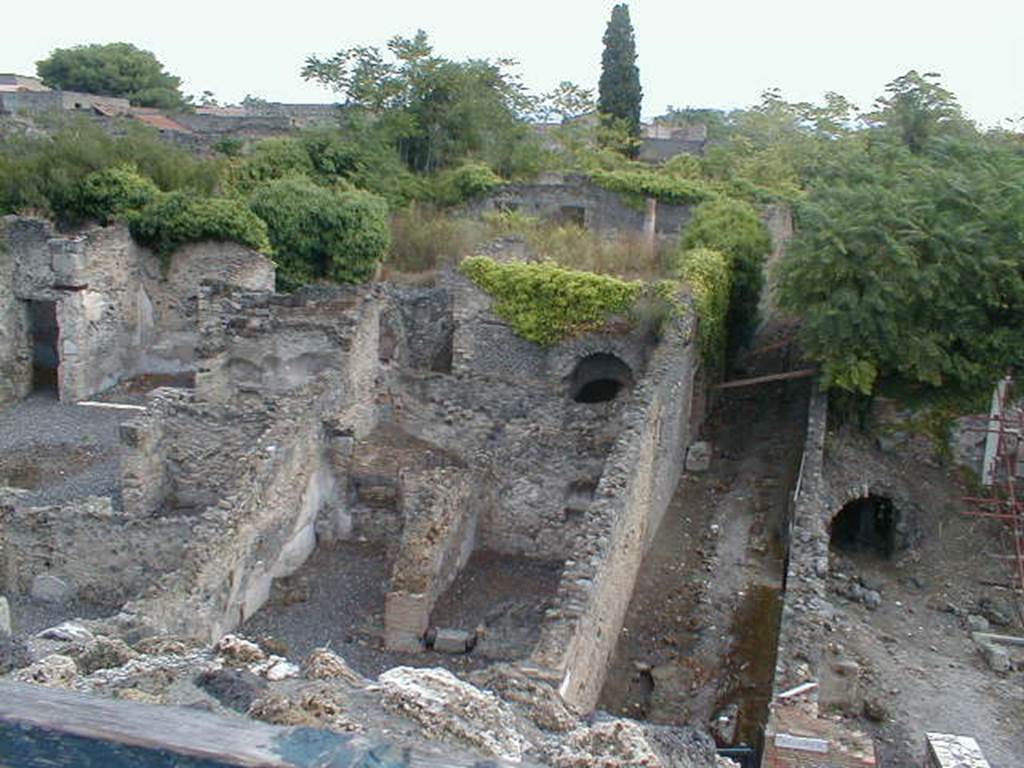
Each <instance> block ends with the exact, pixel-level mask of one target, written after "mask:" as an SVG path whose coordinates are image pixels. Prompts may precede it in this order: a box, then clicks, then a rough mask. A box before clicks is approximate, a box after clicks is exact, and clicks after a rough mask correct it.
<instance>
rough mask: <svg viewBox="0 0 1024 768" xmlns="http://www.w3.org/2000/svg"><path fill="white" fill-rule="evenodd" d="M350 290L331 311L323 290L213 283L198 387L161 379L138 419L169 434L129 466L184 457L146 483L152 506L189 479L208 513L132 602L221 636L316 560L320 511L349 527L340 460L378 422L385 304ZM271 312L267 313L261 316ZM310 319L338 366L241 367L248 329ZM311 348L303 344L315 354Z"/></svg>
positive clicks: (195, 630)
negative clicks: (329, 342)
mask: <svg viewBox="0 0 1024 768" xmlns="http://www.w3.org/2000/svg"><path fill="white" fill-rule="evenodd" d="M338 293H340V294H341V296H342V302H343V304H344V306H345V307H346V311H336V312H331V311H328V308H327V307H326V306H325V305H324V300H323V298H321V299H320V300H317V299H316V298H313V299H310V300H308V301H302V300H300V299H297V298H296V297H289V296H276V295H266V294H246V293H242V292H237V293H236V292H231V291H229V290H227V289H226V288H225V287H224V286H210V287H208V288H206V289H204V292H203V297H202V299H201V304H200V317H201V327H202V328H203V329H204V336H203V342H202V343H201V344H200V347H199V350H200V361H199V364H200V374H199V375H198V376H197V382H196V390H195V392H194V393H188V394H183V393H180V392H174V391H167V392H163V393H160V392H158V394H157V395H156V402H154V403H153V404H151V406H150V408H149V410H148V412H147V413H146V414H144V415H142V416H140V417H139V418H138V419H136V420H134V422H133V423H132V424H131V425H130V426H129V427H128V429H129V430H130V431H131V432H133V433H134V434H138V435H143V436H145V435H157V436H158V437H155V438H154V439H152V440H147V439H142V440H134V441H133V443H134V446H133V447H134V450H133V451H131V453H132V454H133V455H132V456H131V457H130V458H129V459H127V460H126V466H127V465H129V464H130V465H133V466H155V465H163V466H167V467H172V468H173V470H172V471H171V477H166V476H165V477H164V478H163V479H162V480H161V481H159V482H160V489H162V492H163V496H162V498H161V493H160V492H159V491H158V490H154V489H149V488H147V489H145V490H144V491H142V492H140V493H139V496H140V497H142V498H146V499H148V500H149V505H150V506H152V505H153V501H154V500H157V503H159V504H163V505H167V504H171V505H172V506H173V505H174V504H180V503H181V496H180V494H181V490H180V489H181V488H183V487H184V488H188V489H190V490H191V491H192V492H193V494H194V496H193V497H192V500H191V504H190V506H191V507H192V509H194V510H195V512H194V514H197V523H196V525H195V527H194V529H193V534H192V538H191V543H190V545H189V547H188V548H187V550H186V551H185V554H184V557H183V562H182V567H181V568H180V569H179V570H178V571H176V572H175V573H173V574H170V575H168V576H167V577H165V578H164V579H162V580H161V582H160V583H159V585H158V586H157V588H156V590H155V594H154V596H153V597H150V598H144V599H143V600H141V601H138V602H136V603H134V604H132V605H130V606H127V607H126V610H127V613H128V614H134V615H136V616H137V617H138V618H139V619H140V620H141V621H142V623H143V624H145V625H147V626H155V627H158V628H160V629H161V630H162V631H170V632H178V633H183V634H191V635H196V636H200V637H204V638H208V639H215V638H216V637H219V636H220V635H221V634H223V633H224V632H227V631H230V630H231V629H233V628H234V627H236V626H238V624H240V623H242V622H243V621H245V620H246V619H248V618H249V617H250V616H252V615H253V614H254V613H255V612H256V611H258V610H259V608H260V607H262V605H263V604H264V603H265V602H266V600H267V598H268V597H269V594H270V587H271V583H272V581H273V579H275V578H280V577H283V576H287V575H290V574H291V573H293V572H294V571H295V570H297V569H298V568H299V567H300V566H301V565H302V564H303V563H304V562H305V560H306V559H307V558H308V557H309V555H310V554H311V553H312V552H313V549H314V548H315V546H316V543H317V531H318V524H319V525H324V524H325V521H326V523H327V524H328V526H329V527H331V528H332V529H333V528H334V527H335V526H334V524H333V522H332V521H331V518H334V517H336V516H338V515H339V514H340V513H341V511H342V510H341V509H340V508H341V506H343V505H342V500H341V499H340V498H339V487H340V483H339V477H338V471H337V470H338V468H339V465H341V464H342V463H343V457H344V456H345V455H346V454H347V453H349V452H350V443H351V441H352V440H353V439H354V438H358V437H361V436H363V435H364V434H365V433H366V432H368V431H369V430H370V429H372V427H373V416H374V403H373V400H374V388H373V386H372V381H373V378H374V367H375V362H376V346H377V331H378V328H379V314H378V311H379V305H378V303H377V302H374V301H371V300H369V299H371V298H373V297H374V295H375V294H374V291H373V289H369V290H362V289H351V290H349V291H345V290H341V291H339V292H338ZM332 296H333V297H334V298H335V299H336V295H335V294H332ZM307 298H308V297H307ZM332 300H333V299H332ZM332 306H333V307H334V309H335V310H338V308H339V305H338V304H337V303H334V304H333V305H332ZM274 310H277V311H276V312H275V311H274ZM257 318H258V319H262V320H263V321H264V322H263V324H262V325H261V324H259V323H254V322H250V321H252V320H254V319H257ZM297 326H302V327H304V328H305V331H306V332H307V333H309V334H310V335H312V336H314V337H316V338H320V339H324V338H328V337H332V338H333V341H334V343H335V345H334V346H333V347H328V348H321V351H322V352H323V353H324V354H325V357H328V358H330V359H331V361H332V362H331V366H330V367H328V368H324V369H322V370H318V371H317V372H316V373H312V372H308V371H307V375H306V379H305V380H304V381H301V382H297V380H296V378H295V375H294V371H292V370H291V369H290V368H289V367H288V360H287V359H286V360H284V361H283V369H282V365H279V364H277V363H275V364H274V365H273V366H269V367H268V369H267V372H268V375H267V376H266V377H261V378H260V380H259V383H260V385H261V386H262V389H261V388H260V387H259V386H257V385H256V384H255V383H254V379H253V377H252V371H251V370H250V369H246V371H245V376H243V377H242V379H241V380H240V379H238V378H237V377H236V374H237V372H238V367H237V366H232V365H231V364H230V359H231V355H230V354H228V352H229V351H230V349H232V348H234V346H235V345H234V341H235V340H237V341H238V347H239V349H240V350H241V351H246V352H251V351H252V348H251V346H250V345H251V344H253V343H254V341H253V340H254V338H255V337H263V338H266V339H268V341H270V342H272V341H273V339H274V338H275V337H277V339H278V341H280V340H282V339H288V338H294V336H295V335H296V334H297V333H298V330H297ZM268 348H270V349H276V350H278V351H280V350H282V349H284V348H285V347H284V346H275V345H274V344H273V343H269V344H268ZM302 349H304V347H302V346H301V345H300V347H299V350H300V355H301V354H308V352H302V351H301V350H302ZM331 351H333V353H334V354H333V355H327V353H328V352H331ZM282 370H283V373H282ZM286 385H291V388H290V389H288V390H287V391H286V392H287V396H286V395H285V394H284V392H285V391H284V390H283V389H282V388H283V387H285V386H286ZM161 400H162V401H163V402H160V401H161ZM175 401H177V402H175ZM233 425H242V426H240V427H235V426H233ZM221 427H222V428H223V434H221V433H219V431H218V430H219V429H220V428H221ZM232 430H233V433H232ZM138 474H139V475H141V474H142V473H138ZM126 498H127V497H126ZM203 505H205V507H204V506H203ZM171 511H173V510H171Z"/></svg>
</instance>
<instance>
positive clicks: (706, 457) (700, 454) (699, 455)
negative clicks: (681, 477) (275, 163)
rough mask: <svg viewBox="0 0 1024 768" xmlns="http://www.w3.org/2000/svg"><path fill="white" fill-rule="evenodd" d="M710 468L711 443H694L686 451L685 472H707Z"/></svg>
mask: <svg viewBox="0 0 1024 768" xmlns="http://www.w3.org/2000/svg"><path fill="white" fill-rule="evenodd" d="M710 468H711V443H708V442H705V441H701V442H699V443H694V444H693V445H691V446H690V448H689V450H688V451H687V452H686V471H687V472H707V471H708V470H709V469H710Z"/></svg>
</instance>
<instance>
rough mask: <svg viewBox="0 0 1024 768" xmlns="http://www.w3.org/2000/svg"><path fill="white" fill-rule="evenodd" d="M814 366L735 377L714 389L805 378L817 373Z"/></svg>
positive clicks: (737, 387) (736, 387)
mask: <svg viewBox="0 0 1024 768" xmlns="http://www.w3.org/2000/svg"><path fill="white" fill-rule="evenodd" d="M817 373H818V370H817V369H816V368H804V369H803V370H800V371H786V373H773V374H771V375H770V376H756V377H754V378H753V379H736V380H735V381H726V382H724V383H723V384H719V385H718V386H716V387H715V389H739V388H740V387H753V386H755V385H757V384H770V383H772V382H774V381H791V380H793V379H807V378H810V377H811V376H815V375H817Z"/></svg>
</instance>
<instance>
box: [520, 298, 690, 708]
mask: <svg viewBox="0 0 1024 768" xmlns="http://www.w3.org/2000/svg"><path fill="white" fill-rule="evenodd" d="M696 341H697V340H696V337H695V327H694V323H693V318H692V316H691V317H687V318H685V319H680V320H677V321H676V322H675V323H674V325H673V327H671V328H670V330H669V331H668V332H667V333H666V335H665V338H664V339H663V341H662V343H661V345H660V346H659V347H658V349H657V350H656V351H655V352H654V354H653V356H652V359H651V361H650V364H649V366H648V371H647V376H646V378H645V379H644V380H642V381H641V382H640V383H639V384H638V386H637V388H636V390H635V391H634V393H633V395H632V398H631V399H630V400H629V402H628V404H627V405H626V408H625V410H624V412H623V414H622V426H621V434H620V436H619V438H618V439H617V440H616V442H615V445H614V447H613V448H612V449H611V453H610V454H609V455H608V459H607V461H606V463H605V468H604V472H603V474H602V475H601V479H600V483H599V484H598V486H597V489H596V492H595V494H594V500H593V503H592V504H591V505H590V507H589V509H588V510H587V513H586V515H587V520H586V524H585V527H584V530H583V532H582V533H581V534H580V535H579V537H578V538H577V540H576V541H575V542H574V544H573V547H572V555H571V558H570V559H568V560H567V561H566V564H565V571H564V572H563V574H562V580H561V583H560V586H559V590H558V596H557V603H556V605H555V607H554V608H552V609H551V610H549V611H548V614H547V616H546V619H545V623H544V626H543V627H542V633H541V638H540V641H539V642H538V644H537V647H536V648H535V650H534V653H533V655H532V657H531V659H530V665H531V667H532V668H533V672H534V674H537V675H538V676H541V677H544V678H547V679H550V680H552V681H554V682H557V683H558V684H559V692H560V694H561V695H562V697H563V698H564V699H565V700H566V701H567V702H569V703H570V704H572V705H573V706H576V707H577V708H579V709H581V710H583V711H589V710H591V709H593V707H594V706H595V705H596V703H597V699H598V697H599V695H600V691H601V687H602V686H603V684H604V679H605V673H606V671H607V667H608V662H609V659H610V658H611V654H612V653H613V652H614V649H615V643H616V640H617V638H618V632H619V629H620V627H621V626H622V622H623V619H624V616H625V613H626V609H627V608H628V605H629V601H630V598H631V596H632V593H633V586H634V584H635V581H636V575H637V572H638V570H639V568H640V564H641V562H642V560H643V556H644V554H645V552H646V551H647V548H648V546H649V545H650V542H651V540H652V538H653V536H654V534H655V532H656V531H657V529H658V526H659V525H660V523H661V519H662V517H663V515H664V513H665V510H666V509H667V507H668V504H669V501H670V500H671V498H672V494H673V492H674V490H675V486H676V484H677V482H678V480H679V476H680V473H681V471H682V468H683V463H684V459H685V453H686V448H687V446H688V445H689V443H690V439H691V435H690V421H691V419H690V405H691V402H692V400H693V380H694V376H695V374H696V372H697V369H698V367H699V362H698V361H699V355H700V351H699V345H698V344H697V343H696Z"/></svg>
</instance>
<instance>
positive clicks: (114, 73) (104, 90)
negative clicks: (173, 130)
mask: <svg viewBox="0 0 1024 768" xmlns="http://www.w3.org/2000/svg"><path fill="white" fill-rule="evenodd" d="M36 72H37V74H38V75H39V77H40V78H42V80H43V83H44V84H46V85H48V86H50V87H52V88H61V89H63V90H67V91H81V92H83V93H95V94H101V95H104V96H121V97H124V98H126V99H128V100H129V101H130V102H131V103H132V104H134V105H136V106H140V107H158V108H160V109H183V108H185V106H186V103H187V102H186V99H185V97H184V96H183V95H182V93H181V79H180V78H177V77H175V76H174V75H171V74H168V73H167V72H166V71H165V70H164V67H163V64H161V63H160V62H159V61H158V60H157V58H156V56H154V55H153V54H152V53H151V52H149V51H143V50H140V49H139V48H136V47H135V46H134V45H132V44H131V43H108V44H106V45H99V44H93V45H78V46H75V47H73V48H58V49H56V50H55V51H53V52H52V53H51V54H50V55H49V56H48V57H47V58H45V59H43V60H42V61H38V62H36Z"/></svg>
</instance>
